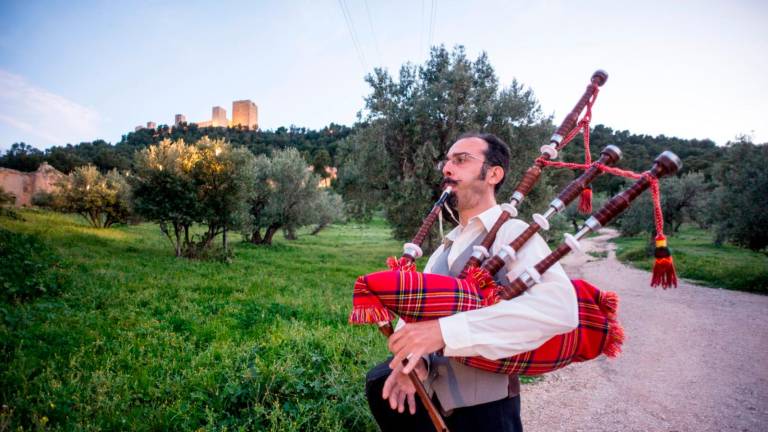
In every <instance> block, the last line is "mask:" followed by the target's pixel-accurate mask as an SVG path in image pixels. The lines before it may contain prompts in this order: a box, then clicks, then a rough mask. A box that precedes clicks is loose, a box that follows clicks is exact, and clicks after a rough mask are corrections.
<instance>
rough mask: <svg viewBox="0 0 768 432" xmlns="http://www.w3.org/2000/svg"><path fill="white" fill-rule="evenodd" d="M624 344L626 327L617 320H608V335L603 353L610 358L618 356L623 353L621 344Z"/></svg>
mask: <svg viewBox="0 0 768 432" xmlns="http://www.w3.org/2000/svg"><path fill="white" fill-rule="evenodd" d="M623 344H624V327H622V326H621V324H619V322H618V321H616V320H608V337H607V340H606V342H605V348H604V349H603V354H605V356H606V357H609V358H616V357H618V356H619V354H621V346H622V345H623Z"/></svg>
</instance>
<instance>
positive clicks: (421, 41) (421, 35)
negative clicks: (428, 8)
mask: <svg viewBox="0 0 768 432" xmlns="http://www.w3.org/2000/svg"><path fill="white" fill-rule="evenodd" d="M424 5H425V0H421V24H420V25H419V51H420V54H421V55H420V57H424Z"/></svg>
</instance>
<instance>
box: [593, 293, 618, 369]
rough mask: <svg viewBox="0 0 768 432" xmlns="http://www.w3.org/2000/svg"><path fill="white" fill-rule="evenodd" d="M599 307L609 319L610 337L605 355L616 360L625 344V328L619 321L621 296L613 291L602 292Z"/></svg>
mask: <svg viewBox="0 0 768 432" xmlns="http://www.w3.org/2000/svg"><path fill="white" fill-rule="evenodd" d="M598 307H599V308H600V311H601V312H603V313H604V314H605V317H606V318H607V319H608V335H607V336H606V341H605V348H603V354H605V355H606V356H607V357H610V358H616V357H618V355H619V354H621V345H622V344H623V343H624V328H623V327H622V326H621V324H619V321H618V319H617V314H618V312H619V295H618V294H616V293H615V292H613V291H600V297H599V298H598Z"/></svg>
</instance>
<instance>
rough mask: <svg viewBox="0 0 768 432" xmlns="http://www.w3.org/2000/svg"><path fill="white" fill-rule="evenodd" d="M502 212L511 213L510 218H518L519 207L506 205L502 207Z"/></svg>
mask: <svg viewBox="0 0 768 432" xmlns="http://www.w3.org/2000/svg"><path fill="white" fill-rule="evenodd" d="M501 211H505V212H507V213H509V216H510V217H517V207H515V206H513V205H512V204H510V203H504V204H502V205H501Z"/></svg>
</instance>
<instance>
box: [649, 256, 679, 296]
mask: <svg viewBox="0 0 768 432" xmlns="http://www.w3.org/2000/svg"><path fill="white" fill-rule="evenodd" d="M651 286H654V287H657V286H661V287H662V288H663V289H667V288H670V287H676V286H677V272H675V263H674V262H673V261H672V257H671V256H670V257H666V258H657V259H656V262H654V263H653V278H652V279H651Z"/></svg>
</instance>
